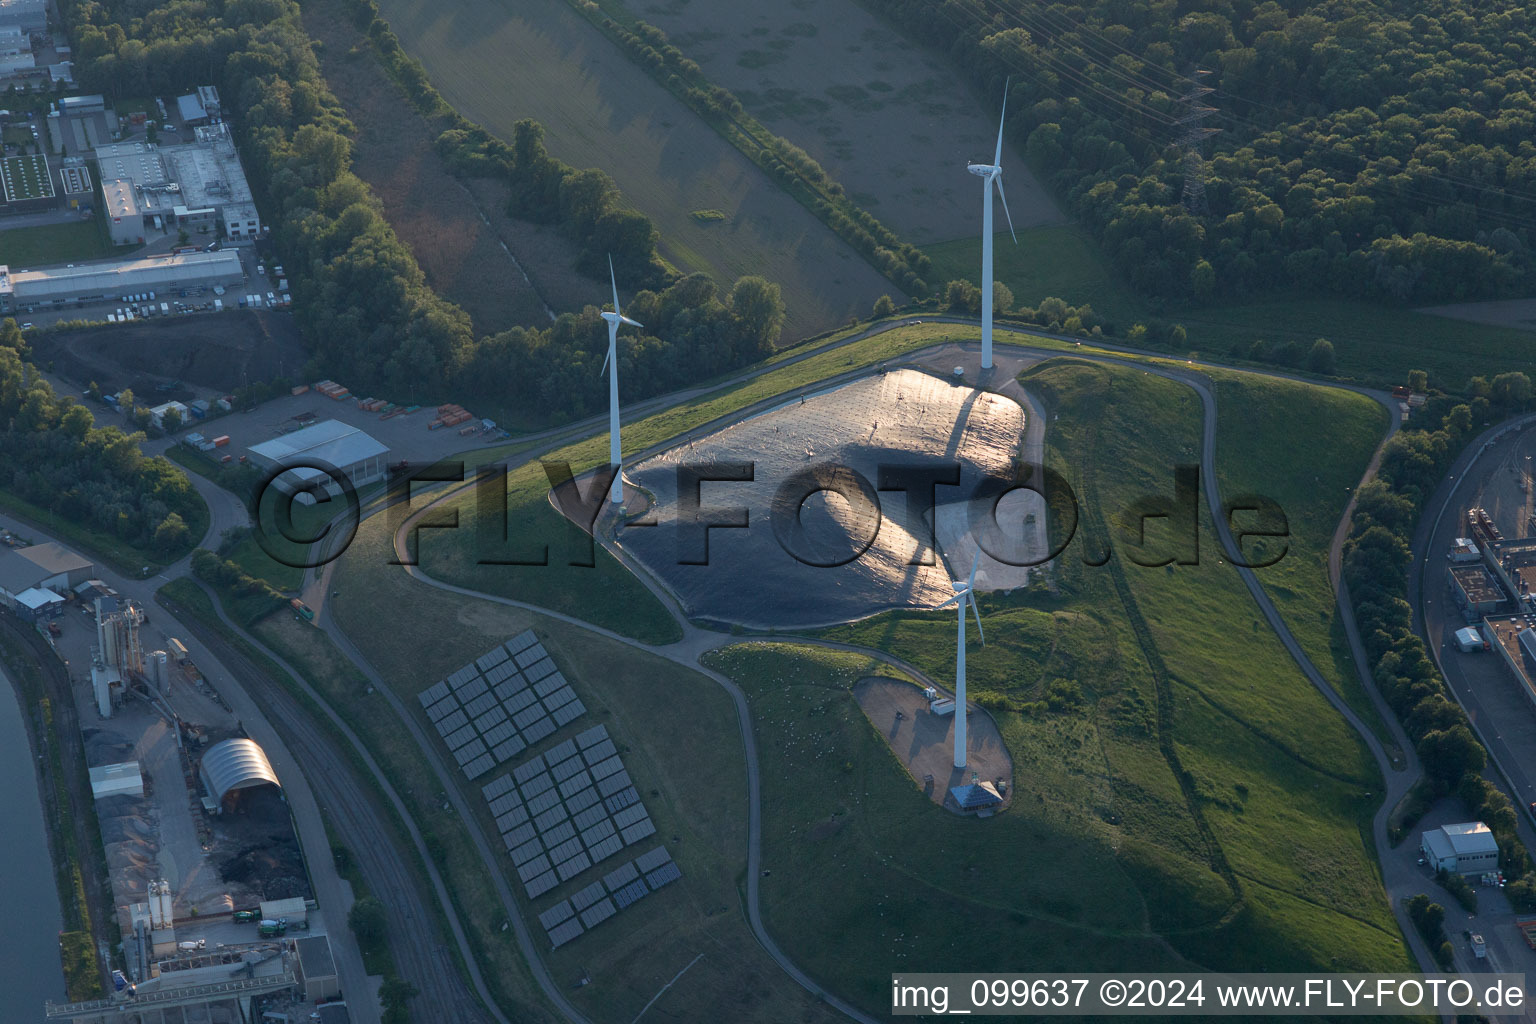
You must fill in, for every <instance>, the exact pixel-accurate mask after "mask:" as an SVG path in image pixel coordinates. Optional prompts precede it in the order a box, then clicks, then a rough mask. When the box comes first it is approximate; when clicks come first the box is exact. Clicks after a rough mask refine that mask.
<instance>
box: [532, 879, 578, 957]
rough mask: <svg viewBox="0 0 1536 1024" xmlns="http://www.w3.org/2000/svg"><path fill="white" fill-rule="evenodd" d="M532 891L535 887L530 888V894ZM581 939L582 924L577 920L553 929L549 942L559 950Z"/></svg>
mask: <svg viewBox="0 0 1536 1024" xmlns="http://www.w3.org/2000/svg"><path fill="white" fill-rule="evenodd" d="M551 888H553V883H551ZM532 890H533V887H532V886H529V892H530V894H533V893H532ZM580 937H581V922H580V921H578V920H576V919H575V918H572V919H571V920H569V921H565V922H563V923H561V924H558V925H556V926H555V927H554V928H551V929H550V931H549V941H550V943H551V944H552V945H553V946H554V947H555V948H556V949H559V948H560V947H561V946H563V945H565V944H566V943H567V942H570V941H571V940H572V939H576V938H580Z"/></svg>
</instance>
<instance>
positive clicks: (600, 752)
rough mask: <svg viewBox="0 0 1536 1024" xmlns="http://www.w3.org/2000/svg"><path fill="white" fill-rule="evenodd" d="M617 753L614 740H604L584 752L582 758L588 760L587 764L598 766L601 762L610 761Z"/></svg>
mask: <svg viewBox="0 0 1536 1024" xmlns="http://www.w3.org/2000/svg"><path fill="white" fill-rule="evenodd" d="M617 753H618V750H617V749H616V748H615V747H614V745H613V740H603V741H602V742H601V743H598V744H596V745H595V746H592V747H589V748H588V749H586V750H583V751H582V752H581V756H582V757H584V758H586V761H587V764H597V763H598V762H599V761H606V760H608V759H609V758H610V757H612V756H613V755H614V754H617Z"/></svg>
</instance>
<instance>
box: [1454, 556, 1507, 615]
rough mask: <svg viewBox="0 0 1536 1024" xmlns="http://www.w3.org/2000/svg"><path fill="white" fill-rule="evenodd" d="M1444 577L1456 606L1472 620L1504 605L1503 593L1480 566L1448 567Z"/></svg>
mask: <svg viewBox="0 0 1536 1024" xmlns="http://www.w3.org/2000/svg"><path fill="white" fill-rule="evenodd" d="M1445 575H1446V578H1447V579H1448V580H1449V582H1450V585H1451V593H1452V594H1453V595H1454V596H1455V598H1456V603H1457V605H1458V606H1460V608H1461V609H1462V611H1464V612H1466V613H1467V614H1468V615H1469V616H1471V617H1472V618H1473V619H1474V620H1475V619H1477V618H1481V617H1482V616H1484V615H1488V614H1490V613H1492V612H1494V611H1497V610H1498V608H1499V607H1500V606H1501V605H1502V604H1504V591H1503V590H1502V589H1500V587H1499V584H1498V583H1497V582H1496V581H1495V580H1494V578H1493V576H1492V575H1490V574H1489V572H1488V570H1486V569H1484V568H1483V567H1482V566H1481V565H1450V566H1447V567H1446V570H1445Z"/></svg>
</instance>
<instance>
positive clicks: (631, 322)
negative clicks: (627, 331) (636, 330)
mask: <svg viewBox="0 0 1536 1024" xmlns="http://www.w3.org/2000/svg"><path fill="white" fill-rule="evenodd" d="M619 320H620V321H622V322H623V323H626V324H629V326H631V327H644V326H645V324H643V323H641V322H640V321H638V320H631V319H630V318H629V317H627V316H620V317H619Z"/></svg>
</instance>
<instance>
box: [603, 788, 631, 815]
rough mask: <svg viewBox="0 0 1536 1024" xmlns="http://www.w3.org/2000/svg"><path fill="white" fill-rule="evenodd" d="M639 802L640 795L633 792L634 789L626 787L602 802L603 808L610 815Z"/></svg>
mask: <svg viewBox="0 0 1536 1024" xmlns="http://www.w3.org/2000/svg"><path fill="white" fill-rule="evenodd" d="M639 802H640V794H639V793H637V792H636V791H635V787H634V786H626V787H625V788H623V789H621V790H619V791H618V792H617V793H615V794H613V796H610V797H609V798H608V799H606V800H604V801H603V806H604V807H605V808H607V809H608V812H609V813H610V814H617V813H619V812H620V811H622V810H623V809H624V808H626V807H628V806H629V805H630V804H637V803H639Z"/></svg>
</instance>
